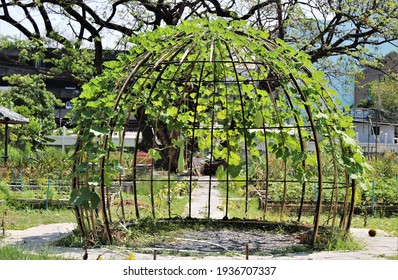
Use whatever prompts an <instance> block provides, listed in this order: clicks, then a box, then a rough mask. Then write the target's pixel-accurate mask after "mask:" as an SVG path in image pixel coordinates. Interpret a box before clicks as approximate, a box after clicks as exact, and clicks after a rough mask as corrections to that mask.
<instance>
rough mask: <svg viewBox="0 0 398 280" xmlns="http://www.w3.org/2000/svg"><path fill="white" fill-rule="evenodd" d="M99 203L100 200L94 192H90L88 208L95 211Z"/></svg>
mask: <svg viewBox="0 0 398 280" xmlns="http://www.w3.org/2000/svg"><path fill="white" fill-rule="evenodd" d="M100 202H101V199H100V197H99V195H98V194H97V193H96V192H94V191H93V192H91V195H90V206H89V208H90V209H96V208H98V206H99V204H100Z"/></svg>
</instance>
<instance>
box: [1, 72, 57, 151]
mask: <svg viewBox="0 0 398 280" xmlns="http://www.w3.org/2000/svg"><path fill="white" fill-rule="evenodd" d="M4 79H5V80H6V81H7V82H8V83H9V84H10V85H11V88H10V89H8V90H5V91H0V98H1V102H0V103H1V105H4V106H6V107H7V108H12V110H14V111H15V112H17V113H20V114H21V115H23V116H24V117H27V118H29V123H28V124H26V125H24V126H22V127H19V128H18V130H15V131H12V133H11V135H10V138H11V140H12V141H13V142H14V146H18V147H19V148H22V149H24V150H25V149H27V148H28V149H29V148H34V149H36V148H41V147H42V146H43V145H44V143H45V142H46V141H47V139H46V138H45V136H46V135H49V134H51V132H52V130H53V129H55V128H56V123H55V118H54V107H55V106H60V105H61V101H60V100H58V99H56V98H55V97H54V94H53V93H51V92H49V91H48V90H46V85H45V83H44V80H43V77H42V76H39V75H26V76H22V75H12V76H10V77H6V78H4Z"/></svg>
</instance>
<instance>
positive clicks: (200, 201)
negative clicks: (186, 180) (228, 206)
mask: <svg viewBox="0 0 398 280" xmlns="http://www.w3.org/2000/svg"><path fill="white" fill-rule="evenodd" d="M197 183H198V187H196V188H195V189H194V190H193V191H192V199H191V200H192V201H191V218H202V219H203V218H207V217H208V211H209V189H210V218H211V219H222V218H223V217H224V216H225V214H224V211H223V206H222V198H221V192H220V190H219V189H218V188H217V185H218V181H217V179H216V178H215V177H213V176H212V177H211V180H210V176H200V177H198V181H197ZM209 186H210V187H209ZM188 207H189V206H188V205H187V210H186V211H187V213H188Z"/></svg>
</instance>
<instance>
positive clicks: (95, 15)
mask: <svg viewBox="0 0 398 280" xmlns="http://www.w3.org/2000/svg"><path fill="white" fill-rule="evenodd" d="M0 9H1V11H2V12H1V14H0V21H1V22H3V23H7V24H8V25H7V26H8V27H7V28H8V29H10V30H13V31H15V32H19V34H22V37H24V38H26V39H28V40H30V42H31V43H32V44H33V45H34V47H35V48H36V49H38V48H41V47H43V46H45V47H56V48H64V49H66V50H68V51H67V52H68V56H67V55H60V56H59V57H58V59H59V61H60V62H59V63H55V64H56V65H57V67H56V68H54V69H57V70H58V71H60V70H62V71H64V72H67V73H71V74H72V76H73V77H74V78H78V79H77V80H78V81H79V82H81V83H83V82H84V81H82V80H86V81H87V79H89V78H90V77H92V76H93V75H95V73H99V72H102V67H103V59H104V50H105V49H118V50H124V49H126V44H128V43H127V41H126V40H125V38H127V37H129V36H131V35H134V34H139V33H140V32H143V31H146V30H153V29H156V28H158V27H159V26H163V25H177V24H179V23H181V21H183V20H187V19H192V18H205V19H212V18H215V17H221V18H224V19H226V20H228V21H235V20H242V19H243V20H247V21H248V23H249V24H250V25H252V26H256V28H260V29H265V30H266V31H267V32H269V33H270V35H271V37H273V38H275V37H278V38H281V39H283V40H284V41H286V42H288V43H289V44H291V45H293V46H294V47H296V48H297V49H300V50H302V51H304V52H306V53H307V54H308V55H309V56H310V60H311V61H312V62H320V63H321V62H323V61H322V60H323V59H324V58H327V57H331V56H338V57H342V55H345V56H344V57H345V58H353V61H356V62H358V63H367V64H368V63H377V62H378V59H377V55H376V54H375V52H374V51H371V49H373V50H377V47H378V46H380V45H381V44H384V43H394V42H395V40H396V39H397V34H398V3H397V1H395V0H381V1H373V0H363V1H357V0H335V1H329V0H322V1H314V0H308V1H297V0H286V1H281V0H249V1H243V0H117V1H104V2H101V4H99V3H98V1H93V0H86V1H84V0H68V1H53V0H40V1H37V0H25V1H14V0H8V1H7V0H4V1H1V3H0ZM6 42H9V38H7V41H6ZM6 42H3V43H5V44H6V45H7V44H9V43H6ZM14 45H15V44H14ZM86 47H90V48H92V49H93V50H94V52H93V56H92V57H91V56H90V57H89V59H88V60H86V61H85V63H88V66H89V67H81V65H84V63H79V62H81V61H82V59H85V58H86V59H87V55H88V53H85V54H84V55H80V54H79V52H81V51H82V50H83V49H85V48H86ZM76 50H78V51H77V52H76ZM41 51H42V52H45V51H47V52H48V50H46V49H41ZM48 55H50V53H48ZM68 57H72V58H74V59H69V60H68V59H67V58H68ZM3 59H9V57H7V58H6V57H3ZM32 59H39V57H38V56H37V55H36V56H35V58H33V57H32ZM52 62H53V63H54V62H55V61H52ZM80 64H81V65H80ZM321 64H322V63H321ZM79 65H80V66H79ZM327 66H328V67H329V68H330V64H327ZM336 69H338V68H335V70H336ZM82 70H84V75H82V76H80V74H79V73H78V72H79V71H82ZM38 71H40V70H38ZM47 74H48V73H47ZM336 75H338V73H337V74H336Z"/></svg>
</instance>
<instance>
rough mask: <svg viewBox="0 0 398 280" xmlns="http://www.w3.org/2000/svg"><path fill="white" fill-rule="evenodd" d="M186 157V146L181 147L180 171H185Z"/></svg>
mask: <svg viewBox="0 0 398 280" xmlns="http://www.w3.org/2000/svg"><path fill="white" fill-rule="evenodd" d="M184 168H185V159H184V146H182V147H181V148H180V154H179V155H178V169H177V170H178V172H180V173H182V172H184Z"/></svg>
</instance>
